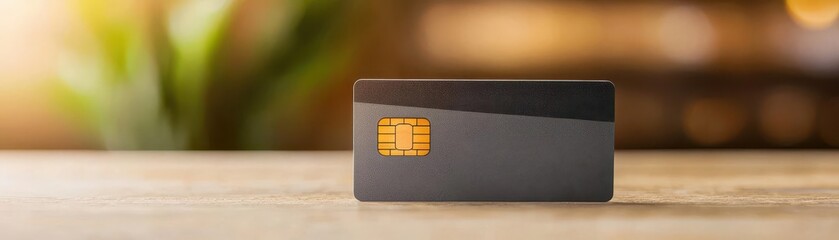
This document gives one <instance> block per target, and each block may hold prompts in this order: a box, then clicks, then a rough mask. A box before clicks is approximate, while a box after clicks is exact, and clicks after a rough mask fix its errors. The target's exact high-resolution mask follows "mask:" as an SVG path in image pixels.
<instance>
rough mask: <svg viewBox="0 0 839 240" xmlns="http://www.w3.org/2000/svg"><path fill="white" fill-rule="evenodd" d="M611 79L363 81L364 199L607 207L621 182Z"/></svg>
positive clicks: (356, 95)
mask: <svg viewBox="0 0 839 240" xmlns="http://www.w3.org/2000/svg"><path fill="white" fill-rule="evenodd" d="M614 105H615V88H614V85H613V84H612V83H611V82H609V81H604V80H597V81H577V80H442V79H441V80H414V79H360V80H358V81H356V82H355V85H354V86H353V162H354V163H353V164H354V169H353V171H354V174H353V186H354V189H353V192H354V195H355V197H356V199H358V200H360V201H567V202H606V201H609V200H610V199H611V198H612V192H613V183H614V135H615V134H614V132H615V130H614V129H615V124H614V122H615V110H614V109H615V108H614Z"/></svg>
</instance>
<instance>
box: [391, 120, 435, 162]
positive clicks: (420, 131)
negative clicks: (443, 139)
mask: <svg viewBox="0 0 839 240" xmlns="http://www.w3.org/2000/svg"><path fill="white" fill-rule="evenodd" d="M378 128H379V129H378V133H379V136H378V138H379V141H378V142H379V143H378V146H379V147H378V149H379V154H381V155H382V156H425V155H428V151H430V149H431V139H430V136H431V135H430V134H431V123H430V122H429V121H428V119H425V118H382V119H381V120H379V124H378Z"/></svg>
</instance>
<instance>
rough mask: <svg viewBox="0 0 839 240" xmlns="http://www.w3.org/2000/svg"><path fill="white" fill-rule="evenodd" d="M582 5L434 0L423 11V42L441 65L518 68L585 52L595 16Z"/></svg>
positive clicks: (592, 40)
mask: <svg viewBox="0 0 839 240" xmlns="http://www.w3.org/2000/svg"><path fill="white" fill-rule="evenodd" d="M594 10H595V9H593V8H592V7H590V6H587V5H580V4H570V3H561V4H559V3H557V4H552V3H547V2H529V1H523V2H512V1H498V2H491V3H488V4H480V5H478V4H470V3H459V2H439V3H436V4H432V5H431V6H430V7H429V9H428V10H427V11H426V12H425V13H424V14H423V16H422V21H421V29H422V30H421V33H422V38H421V40H422V41H423V46H424V47H425V48H426V50H427V51H428V54H429V55H430V57H431V58H432V59H434V60H436V61H438V62H439V63H440V64H441V65H462V66H465V67H471V68H485V69H493V68H502V69H519V68H527V67H540V66H541V67H548V66H551V65H553V64H555V63H557V62H558V61H562V62H572V61H573V60H574V59H575V58H578V57H582V56H585V55H590V53H588V52H587V50H588V49H592V48H593V47H594V46H596V44H597V42H596V39H598V38H599V36H598V34H599V31H600V28H601V26H600V22H599V21H598V19H597V18H596V17H595V15H594V13H593V11H594Z"/></svg>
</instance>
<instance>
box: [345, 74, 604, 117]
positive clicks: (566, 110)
mask: <svg viewBox="0 0 839 240" xmlns="http://www.w3.org/2000/svg"><path fill="white" fill-rule="evenodd" d="M353 98H354V99H353V100H354V101H355V102H362V103H375V104H386V105H396V106H408V107H423V108H435V109H446V110H456V111H470V112H482V113H500V114H512V115H524V116H539V117H553V118H569V119H582V120H593V121H604V122H614V120H615V111H614V109H615V106H614V105H615V89H614V86H613V85H612V83H611V82H608V81H550V80H545V81H538V80H532V81H515V80H511V81H503V80H366V79H362V80H359V81H357V82H356V84H355V87H354V97H353Z"/></svg>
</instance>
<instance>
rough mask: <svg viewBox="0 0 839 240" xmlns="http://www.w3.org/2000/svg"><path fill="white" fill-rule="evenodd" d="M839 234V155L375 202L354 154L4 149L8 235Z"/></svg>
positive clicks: (663, 162) (718, 159)
mask: <svg viewBox="0 0 839 240" xmlns="http://www.w3.org/2000/svg"><path fill="white" fill-rule="evenodd" d="M301 238H311V239H334V238H342V239H344V238H354V239H367V238H399V239H427V238H457V239H463V238H466V239H471V238H489V239H531V238H542V239H557V238H564V239H581V238H582V239H587V238H608V239H615V238H617V239H625V238H628V239H638V238H670V239H707V238H716V239H743V238H760V239H793V238H794V239H839V152H835V151H834V152H813V151H787V152H784V151H743V152H740V151H734V152H732V151H722V152H681V151H643V152H619V153H618V154H617V156H616V170H615V197H614V199H613V200H612V201H611V202H609V203H605V204H599V203H588V204H577V203H362V202H358V201H356V200H355V199H354V198H353V196H352V156H351V154H350V153H349V152H2V153H0V239H301Z"/></svg>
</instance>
